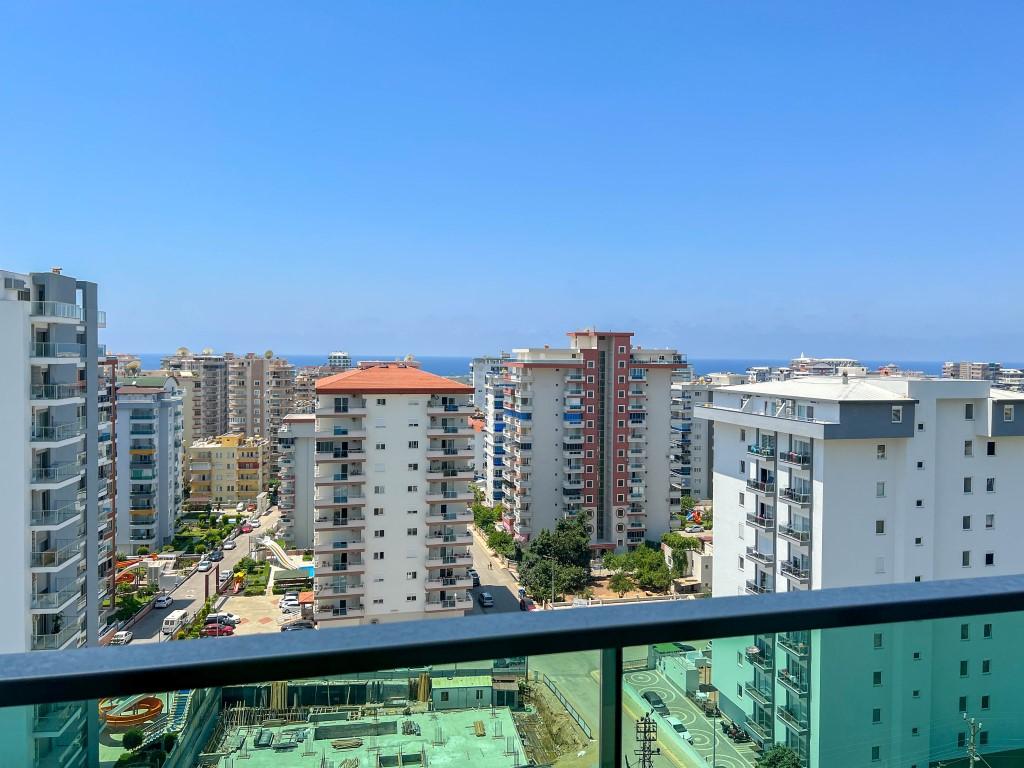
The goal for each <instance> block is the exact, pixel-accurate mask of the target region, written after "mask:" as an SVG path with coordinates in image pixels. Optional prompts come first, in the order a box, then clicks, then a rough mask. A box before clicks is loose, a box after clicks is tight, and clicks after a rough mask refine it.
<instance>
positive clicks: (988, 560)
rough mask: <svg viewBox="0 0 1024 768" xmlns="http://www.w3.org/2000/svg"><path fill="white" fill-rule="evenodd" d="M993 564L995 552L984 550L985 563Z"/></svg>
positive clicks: (994, 562)
mask: <svg viewBox="0 0 1024 768" xmlns="http://www.w3.org/2000/svg"><path fill="white" fill-rule="evenodd" d="M995 564H996V553H995V552H986V553H985V565H995Z"/></svg>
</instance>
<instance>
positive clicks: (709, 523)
mask: <svg viewBox="0 0 1024 768" xmlns="http://www.w3.org/2000/svg"><path fill="white" fill-rule="evenodd" d="M714 522H715V520H714V517H713V515H712V509H711V507H705V508H704V511H703V512H701V513H700V524H701V525H703V526H704V530H705V531H710V530H711V529H712V527H714Z"/></svg>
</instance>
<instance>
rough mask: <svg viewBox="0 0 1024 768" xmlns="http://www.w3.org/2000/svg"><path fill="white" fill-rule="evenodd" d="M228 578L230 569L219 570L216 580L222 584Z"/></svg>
mask: <svg viewBox="0 0 1024 768" xmlns="http://www.w3.org/2000/svg"><path fill="white" fill-rule="evenodd" d="M230 578H231V572H230V571H221V574H220V578H219V579H218V581H219V582H220V583H221V584H223V583H224V582H225V581H227V580H228V579H230Z"/></svg>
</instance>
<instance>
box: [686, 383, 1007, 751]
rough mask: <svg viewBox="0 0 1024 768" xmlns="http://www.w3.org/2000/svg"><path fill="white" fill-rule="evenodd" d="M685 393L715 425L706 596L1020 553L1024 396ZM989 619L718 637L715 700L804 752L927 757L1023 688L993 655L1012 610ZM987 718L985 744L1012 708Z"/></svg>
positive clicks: (930, 569) (957, 386)
mask: <svg viewBox="0 0 1024 768" xmlns="http://www.w3.org/2000/svg"><path fill="white" fill-rule="evenodd" d="M696 410H697V411H698V413H697V414H696V415H697V416H698V418H704V419H707V420H708V421H709V422H712V423H713V426H714V438H715V449H714V498H715V562H714V577H713V594H714V595H715V596H722V595H736V594H743V593H752V594H762V593H767V592H781V591H793V590H807V589H822V588H827V587H843V586H860V585H875V584H887V583H893V582H913V581H931V580H936V579H951V578H952V579H957V578H969V577H972V576H982V575H999V574H1010V573H1020V572H1021V571H1022V570H1024V567H1022V563H1021V559H1020V554H1019V551H1018V550H1019V547H1018V542H1019V540H1020V538H1021V535H1022V534H1024V522H1022V521H1021V519H1020V518H1019V516H1017V515H1015V514H1013V513H1012V511H1010V510H1012V505H1013V504H1014V503H1015V500H1016V499H1018V498H1019V497H1020V496H1021V494H1022V492H1024V478H1022V476H1021V473H1020V471H1019V467H1020V466H1021V464H1022V462H1024V395H1021V394H1018V393H1011V392H1006V391H1002V390H999V389H995V388H992V386H991V384H990V383H988V382H983V381H951V380H948V379H911V378H892V377H888V378H886V377H881V378H872V379H866V378H861V379H857V378H850V377H828V378H808V379H803V380H798V381H789V382H782V383H770V384H753V385H742V386H737V387H727V388H722V389H718V390H716V391H715V392H714V400H713V402H711V403H708V404H706V405H704V406H702V407H700V408H699V409H696ZM1008 505H1009V507H1008ZM965 621H966V620H965ZM992 622H993V620H991V619H980V618H979V619H975V620H973V621H970V622H966V623H959V622H956V623H954V622H931V623H909V624H903V625H887V626H884V627H879V626H868V627H863V628H854V629H845V630H842V631H811V632H789V633H784V634H778V635H757V636H754V637H746V638H736V639H733V640H728V641H727V640H716V641H715V663H714V667H713V682H714V684H715V686H716V687H717V688H718V690H719V692H720V698H719V706H720V707H721V709H722V711H723V713H724V714H725V715H726V716H727V717H729V718H731V719H732V720H734V721H737V722H740V723H743V724H744V727H745V728H746V729H747V730H748V731H749V733H750V734H751V736H752V737H753V738H754V739H756V740H758V741H760V742H763V743H772V742H777V743H783V744H787V745H789V746H790V747H792V748H793V749H795V750H796V751H797V752H798V753H799V754H800V756H801V758H802V759H803V762H804V764H805V765H810V766H821V767H822V768H824V767H825V766H831V765H870V764H872V763H873V762H874V763H879V764H882V765H900V766H910V765H920V766H922V767H923V766H925V765H928V764H929V756H930V755H955V754H956V753H955V752H954V749H955V748H956V747H957V738H958V736H957V734H958V732H962V731H963V728H962V723H961V722H960V713H961V712H964V711H966V709H967V708H968V707H969V708H970V709H971V710H972V712H976V713H977V714H979V715H981V716H982V717H983V718H984V717H985V713H984V712H983V711H981V710H983V709H986V708H987V707H986V705H985V704H983V702H990V701H1003V700H1006V699H1009V700H1014V698H1015V696H1016V692H1015V691H1014V690H1013V685H1012V684H1010V683H1009V681H1007V680H1006V679H1005V678H1001V677H1000V676H998V675H991V674H988V673H987V672H988V671H989V668H990V667H995V668H996V669H999V668H1003V667H1006V666H1012V665H1013V664H1015V663H1016V658H1017V656H1019V652H1018V649H1017V648H1016V643H1015V638H1016V637H1017V636H1019V633H1020V630H1021V628H1022V627H1021V626H1018V625H1019V624H1020V623H1021V622H1020V621H1019V620H1018V619H1015V618H1013V617H1007V618H1005V619H1002V618H1000V619H997V620H995V623H992ZM993 628H994V629H993ZM840 680H841V681H842V685H843V686H844V687H843V696H842V697H834V696H830V695H829V690H830V689H832V688H830V687H831V686H835V685H839V684H840ZM858 681H859V682H858ZM833 690H834V689H833ZM922 692H923V695H922ZM1004 711H1006V710H1004ZM985 719H986V720H987V719H988V718H985ZM986 726H987V728H986V733H987V735H986V739H987V746H986V749H991V750H999V749H1006V748H1010V747H1012V746H1015V745H1016V744H1019V740H1020V739H1021V738H1024V728H1022V727H1021V726H1020V725H1019V719H1017V718H1006V717H1000V718H995V719H993V720H992V721H991V722H989V723H986ZM961 746H962V745H961Z"/></svg>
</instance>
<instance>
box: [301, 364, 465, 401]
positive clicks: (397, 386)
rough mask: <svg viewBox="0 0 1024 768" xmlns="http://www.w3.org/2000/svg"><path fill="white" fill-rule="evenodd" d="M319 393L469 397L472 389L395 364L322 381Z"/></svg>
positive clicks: (371, 366)
mask: <svg viewBox="0 0 1024 768" xmlns="http://www.w3.org/2000/svg"><path fill="white" fill-rule="evenodd" d="M316 391H317V394H318V395H358V394H363V393H381V394H398V395H403V394H408V395H434V394H438V395H469V394H472V392H473V387H471V386H468V385H466V384H460V383H459V382H457V381H453V380H452V379H446V378H445V377H444V376H438V375H437V374H435V373H428V372H427V371H424V370H422V369H421V368H419V367H418V366H416V365H409V364H408V363H404V362H393V363H371V364H364V363H361V364H360V367H359V368H353V369H352V370H350V371H345V372H343V373H336V374H334V375H333V376H327V377H326V378H323V379H320V380H319V381H317V383H316Z"/></svg>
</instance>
